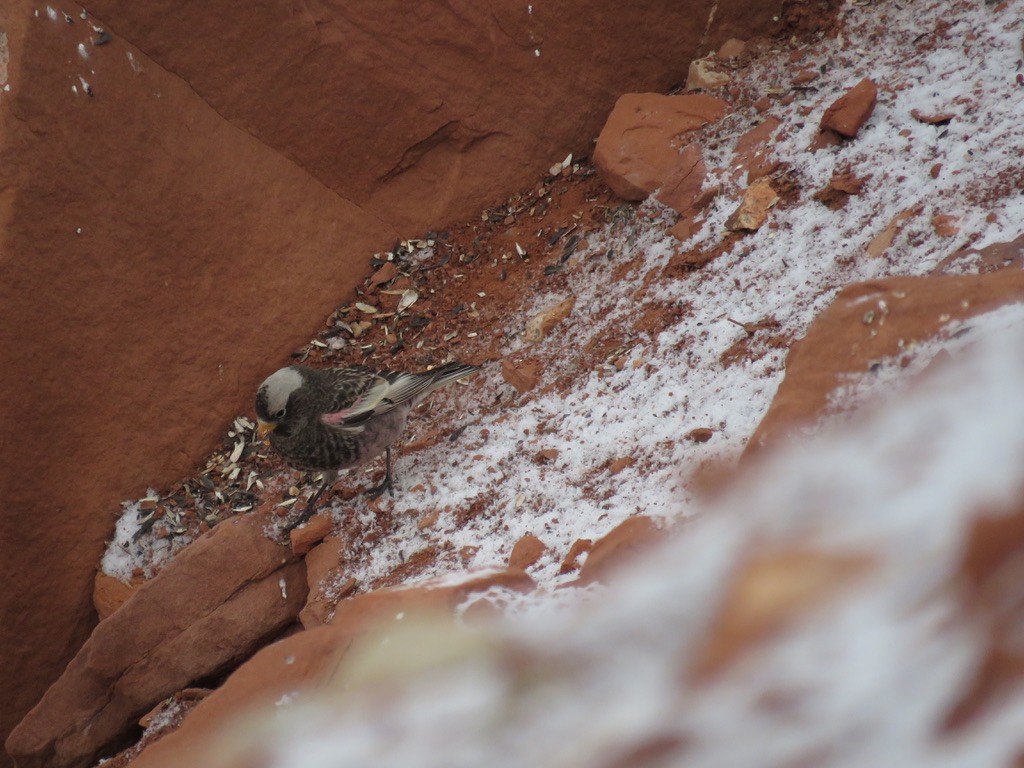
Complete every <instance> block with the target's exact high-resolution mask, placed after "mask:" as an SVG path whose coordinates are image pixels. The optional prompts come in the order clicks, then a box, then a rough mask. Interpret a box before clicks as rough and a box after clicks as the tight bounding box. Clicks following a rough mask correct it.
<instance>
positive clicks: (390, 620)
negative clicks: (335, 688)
mask: <svg viewBox="0 0 1024 768" xmlns="http://www.w3.org/2000/svg"><path fill="white" fill-rule="evenodd" d="M494 587H500V588H505V589H513V590H518V591H524V592H526V591H529V590H530V589H532V588H533V582H532V581H531V580H530V577H529V576H527V575H526V574H525V573H523V572H522V571H517V570H515V569H510V570H508V571H504V572H497V573H493V574H487V575H480V576H477V577H473V578H469V579H467V580H465V581H463V582H461V583H459V584H454V585H449V586H444V587H436V588H429V587H415V588H411V589H384V590H378V591H377V592H372V593H369V594H365V595H360V596H358V597H355V598H352V599H351V600H346V601H343V602H342V603H340V604H339V605H338V611H337V613H336V614H335V616H334V620H333V622H332V623H331V624H328V625H326V626H322V627H318V628H316V629H311V630H308V631H306V632H300V633H299V634H297V635H294V636H292V637H288V638H286V639H284V640H282V641H280V642H278V643H274V644H273V645H271V646H269V647H267V648H264V649H263V650H262V651H260V652H259V653H257V654H256V655H255V656H253V658H252V659H250V660H249V661H248V662H247V663H245V664H244V665H242V666H241V667H240V668H239V669H238V670H237V671H236V672H235V673H234V674H232V675H231V677H229V678H228V680H227V681H226V682H225V684H224V685H222V686H221V687H220V688H218V689H217V690H216V691H215V692H214V693H212V694H211V695H210V696H208V697H207V698H206V699H204V700H203V702H202V703H200V704H199V705H198V706H197V707H196V710H195V711H194V712H192V713H190V715H189V717H188V718H186V720H185V722H184V723H183V724H182V727H181V728H180V729H179V730H177V731H176V732H174V733H172V734H170V735H169V736H167V737H165V738H163V739H161V740H160V741H158V742H157V743H155V744H153V745H152V746H150V747H149V748H147V749H146V750H144V751H143V752H142V754H141V755H140V756H139V757H138V758H137V759H136V761H135V762H134V763H133V764H134V765H136V766H138V768H156V766H167V767H168V768H170V766H178V765H188V764H195V765H205V764H207V760H209V758H210V753H209V752H208V749H209V741H208V740H209V739H210V738H211V737H213V738H216V737H217V735H218V733H217V731H218V729H219V728H221V727H223V726H224V725H225V724H228V723H230V722H231V721H232V720H233V719H234V718H236V717H238V715H239V714H240V713H244V712H246V711H247V710H251V709H253V708H257V707H260V706H267V705H269V704H272V703H273V702H275V701H279V700H280V699H281V697H282V696H285V695H287V694H289V693H292V692H294V691H296V690H299V689H301V688H304V687H305V688H309V687H317V686H324V685H326V684H328V683H329V682H330V681H331V680H332V679H337V677H338V675H339V667H340V666H343V665H346V664H347V661H348V660H347V659H346V656H347V654H348V653H349V651H350V649H351V648H352V646H353V644H354V643H356V644H358V642H359V638H360V636H361V635H365V634H366V633H367V632H370V633H372V634H371V637H372V638H373V639H372V640H371V641H370V643H371V644H376V643H377V642H379V641H380V640H382V639H383V638H385V637H386V636H387V635H388V634H390V633H392V632H394V631H396V630H401V629H402V628H403V626H404V625H406V624H410V623H412V624H417V621H418V619H422V618H424V617H429V618H432V619H439V620H440V621H442V622H446V623H447V622H449V621H450V620H451V611H452V610H453V609H454V607H455V606H457V605H458V604H459V603H462V602H463V601H465V600H466V599H467V598H468V597H470V596H471V595H473V594H474V593H476V592H482V591H485V590H487V589H490V588H494ZM409 663H410V662H409V660H408V659H403V661H402V662H399V663H398V664H396V665H394V666H393V667H392V669H391V672H390V674H392V675H395V674H398V675H401V674H402V672H400V671H399V670H400V668H401V667H402V666H404V665H406V664H409ZM349 666H350V665H349ZM193 761H195V762H193Z"/></svg>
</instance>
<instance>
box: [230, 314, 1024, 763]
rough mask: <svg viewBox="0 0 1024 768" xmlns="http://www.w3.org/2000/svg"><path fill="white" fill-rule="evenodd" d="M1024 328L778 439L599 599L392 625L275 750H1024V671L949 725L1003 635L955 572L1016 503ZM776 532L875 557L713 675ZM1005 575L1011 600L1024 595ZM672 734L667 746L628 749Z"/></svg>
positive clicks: (985, 753)
mask: <svg viewBox="0 0 1024 768" xmlns="http://www.w3.org/2000/svg"><path fill="white" fill-rule="evenodd" d="M1022 329H1024V305H1015V306H1012V307H1007V308H1004V309H1002V310H998V311H996V312H993V313H990V314H988V315H985V316H983V317H980V318H977V320H976V321H975V322H974V323H973V324H972V331H971V334H970V335H971V337H972V340H973V344H972V346H971V348H969V349H968V350H967V351H965V352H964V354H963V355H962V356H961V357H960V358H958V364H956V365H949V366H947V367H945V368H943V369H942V370H941V371H937V372H936V373H935V374H934V375H933V376H930V377H929V378H928V379H927V380H926V381H924V382H923V383H921V384H919V385H918V386H916V387H915V388H914V390H913V391H912V392H911V393H909V395H907V396H903V397H900V398H897V399H896V400H895V401H891V402H890V403H889V404H888V405H887V406H886V407H878V408H875V409H873V410H872V412H871V413H869V414H866V415H865V416H864V418H863V419H862V421H861V423H860V424H859V425H858V426H857V427H855V428H854V427H847V428H845V429H843V430H832V431H830V432H827V433H823V434H820V435H818V436H817V437H816V438H814V439H813V440H812V441H810V442H809V443H806V444H803V445H799V446H794V447H792V448H790V449H789V450H788V451H786V452H784V453H780V454H778V455H776V456H775V457H774V458H773V459H771V460H769V461H768V462H767V463H766V464H765V465H763V466H762V467H760V468H759V469H758V470H756V471H754V472H753V473H752V474H751V475H750V476H748V479H747V481H746V482H745V483H743V485H742V486H741V487H737V488H734V489H733V490H732V491H731V493H730V494H729V495H728V497H727V498H725V499H723V500H721V501H720V502H717V503H715V504H713V505H710V506H702V507H701V508H700V509H699V514H697V515H696V519H695V520H694V521H693V522H692V523H691V524H690V525H688V526H686V527H685V528H684V530H683V531H682V532H681V534H680V535H677V536H675V537H674V538H671V539H669V540H668V541H667V542H666V543H665V544H663V545H662V546H661V547H660V548H659V549H658V550H656V551H654V552H652V553H651V554H650V555H649V556H648V557H647V558H645V560H644V561H643V562H638V563H636V564H635V565H634V567H633V568H632V569H631V570H629V571H628V572H625V573H623V574H622V576H621V577H620V579H619V580H618V581H617V582H616V583H615V584H614V585H613V586H611V587H609V588H607V589H605V590H603V591H598V592H597V593H594V592H593V591H592V592H591V593H590V594H591V595H592V596H593V599H591V600H588V601H586V602H585V603H582V604H581V603H579V602H577V603H575V604H567V603H566V602H565V601H564V600H563V601H561V603H560V605H559V606H558V608H557V610H545V609H544V607H543V598H541V599H540V600H538V599H537V598H533V601H534V609H533V610H532V611H531V610H527V611H525V612H522V613H520V614H519V615H518V616H517V617H516V618H515V620H514V622H512V621H508V622H507V623H505V624H504V625H500V626H497V627H490V628H488V629H486V630H483V631H482V633H481V631H480V630H475V631H470V630H468V629H467V630H464V631H459V630H453V631H452V634H451V635H450V636H448V637H447V638H445V639H443V640H442V641H440V642H439V641H438V640H437V638H436V637H435V636H434V634H433V633H435V632H436V631H437V630H436V628H430V627H415V626H413V627H412V628H411V630H410V632H411V633H412V634H411V636H410V637H403V636H402V635H401V634H400V633H399V634H397V635H396V636H387V637H384V638H381V639H380V643H378V644H377V645H376V646H375V648H376V650H375V651H374V654H373V655H374V656H375V657H376V660H375V663H376V664H377V666H378V668H380V669H387V667H388V662H387V657H386V652H384V651H382V650H381V649H386V648H388V647H392V646H393V647H394V648H395V650H394V653H395V654H396V655H400V658H401V660H399V659H398V658H395V659H394V660H393V661H392V663H393V665H394V667H395V668H400V669H401V670H403V671H402V672H401V673H397V672H396V673H394V674H393V675H392V677H390V678H389V677H387V675H386V673H385V674H384V677H383V680H381V679H377V680H375V682H374V683H373V684H372V685H364V686H361V685H360V684H359V683H358V682H357V681H358V679H359V678H360V675H361V672H360V668H361V666H363V665H365V664H366V663H368V662H367V661H366V659H365V658H359V657H358V655H356V657H355V658H351V657H350V658H348V659H347V660H346V662H345V663H344V664H343V666H342V668H341V670H339V671H338V672H337V673H336V675H335V676H334V680H335V682H334V683H332V684H328V686H327V690H326V691H320V692H310V698H309V699H303V701H302V702H301V703H299V704H297V705H296V706H295V707H294V708H293V709H291V710H289V712H288V713H287V715H286V716H285V717H283V718H282V717H277V718H276V719H275V720H274V721H273V722H271V723H270V724H269V726H268V727H266V728H263V727H261V728H259V729H255V728H254V729H251V730H250V731H249V734H250V737H251V738H252V740H253V741H255V742H256V743H257V744H259V745H260V746H259V747H258V749H259V751H260V752H262V753H264V754H267V755H269V759H268V762H267V763H266V764H268V765H271V766H275V768H327V767H328V766H331V767H332V768H344V766H360V765H369V764H373V765H380V766H407V767H409V768H426V767H428V766H439V767H440V766H446V767H447V768H457V767H459V766H479V765H487V766H494V767H496V768H500V767H502V766H510V767H511V766H519V765H545V766H552V767H555V766H579V765H632V764H657V765H662V764H664V765H686V766H693V767H694V768H701V767H702V766H708V767H712V766H713V767H714V768H722V767H725V768H728V767H730V766H737V767H743V768H745V767H747V766H752V765H793V764H801V761H805V760H808V759H811V758H813V764H814V765H820V766H850V767H851V768H853V767H860V766H865V765H908V766H924V765H927V766H963V765H972V766H973V765H1006V764H1009V763H1010V762H1011V760H1012V758H1013V757H1014V756H1015V755H1016V754H1017V751H1018V750H1019V747H1020V743H1019V734H1020V733H1021V728H1022V727H1024V690H1022V689H1021V687H1020V686H1016V687H1011V688H1009V689H1008V690H1006V691H1005V692H1004V695H1003V696H1001V697H1000V698H998V699H997V700H996V701H995V702H993V703H992V704H991V705H990V706H989V707H988V708H987V709H986V710H985V716H984V717H980V718H976V719H974V720H972V721H970V722H968V724H967V725H964V726H963V727H961V728H960V729H959V730H957V731H955V732H954V733H952V734H945V735H944V734H943V723H944V722H945V719H946V717H947V716H948V714H949V712H950V711H951V709H952V707H953V705H954V704H955V703H956V702H957V701H958V700H959V699H960V697H961V696H962V695H963V692H964V690H965V688H966V687H967V684H968V683H969V681H970V680H971V679H972V675H973V673H974V671H975V669H976V667H977V666H978V664H979V663H980V661H981V659H982V658H983V657H984V654H985V652H986V650H987V647H986V642H987V635H986V632H985V624H984V623H983V622H979V623H975V624H972V623H971V622H970V621H968V620H966V618H967V617H966V615H965V613H964V610H963V607H962V605H959V604H958V599H957V598H958V588H957V583H956V582H955V580H954V576H955V572H956V569H957V566H958V564H959V562H960V558H961V556H962V553H963V550H964V547H965V544H966V536H967V532H968V526H969V523H970V521H971V520H972V519H974V518H975V516H976V515H978V514H979V510H985V511H986V514H1000V513H1002V512H1005V511H1006V510H1008V509H1013V506H1012V505H1013V504H1014V502H1017V503H1018V506H1019V500H1020V494H1021V489H1022V488H1024V398H1021V397H1020V382H1021V381H1022V380H1024V330H1022ZM908 478H913V480H912V481H908ZM780 479H783V480H784V481H782V482H780ZM755 548H756V549H757V550H758V551H762V552H764V551H768V552H771V551H814V552H818V553H822V554H823V555H824V556H830V557H860V556H865V555H866V556H868V557H869V562H870V567H869V568H867V569H866V570H865V572H864V574H863V575H861V576H858V577H855V578H851V579H849V580H848V582H847V583H845V584H842V585H841V586H840V587H838V588H836V589H834V590H830V591H828V593H827V599H824V600H823V601H822V602H821V603H820V604H819V605H816V606H812V607H810V608H808V609H807V610H806V611H804V612H802V613H801V614H799V615H798V617H797V618H795V619H793V620H791V621H790V622H788V623H786V624H784V625H783V626H782V628H780V629H778V630H777V631H776V632H774V633H770V634H768V635H767V637H765V638H764V639H762V640H761V641H760V642H757V643H754V644H752V646H751V647H750V648H749V649H748V650H747V651H746V653H744V654H741V655H740V656H739V657H738V658H737V659H736V660H735V661H734V663H732V664H730V665H727V666H726V667H725V669H724V671H722V672H721V673H720V674H716V675H713V676H711V677H709V678H707V679H702V680H699V681H694V679H693V677H692V670H693V668H694V664H695V663H696V660H697V659H698V658H699V657H700V654H701V652H702V649H703V647H704V646H703V641H704V640H706V638H707V636H708V634H709V632H710V630H711V627H713V625H714V617H715V615H716V612H717V607H718V606H719V604H720V603H721V601H722V599H723V595H724V594H726V591H725V586H726V585H727V584H728V583H729V581H730V579H731V578H732V577H733V574H734V573H735V569H736V567H737V564H738V563H741V562H744V559H745V558H746V557H747V556H748V555H749V554H750V552H751V551H753V550H754V549H755ZM1002 583H1003V584H1004V588H1005V590H1006V591H1005V593H1002V599H1005V600H1008V601H1013V600H1017V601H1019V600H1020V599H1021V598H1022V597H1024V587H1021V585H1020V584H1019V581H1003V582H1002ZM563 594H564V593H563ZM1006 604H1007V605H1013V604H1019V603H1013V602H1008V603H1006ZM453 648H455V649H458V650H457V651H456V652H453V651H452V649H453ZM412 649H416V650H412ZM380 653H384V654H385V655H384V658H383V660H382V659H381V658H380V657H379V654H380ZM410 654H412V655H413V656H416V655H419V656H420V658H419V659H418V661H417V663H412V664H411V663H410V661H409V656H410ZM509 658H512V659H515V660H516V661H515V663H510V662H509ZM410 667H411V668H414V669H415V668H418V669H419V672H418V673H416V674H412V675H409V674H408V670H409V669H410ZM257 731H260V734H259V735H255V734H256V733H257ZM651 744H658V745H661V747H662V748H663V749H664V752H663V753H656V754H660V756H661V757H662V759H664V760H665V762H663V763H662V762H658V761H654V763H645V762H643V761H642V760H640V759H639V758H636V759H633V760H631V759H630V758H629V756H630V755H631V754H642V749H643V747H645V746H647V745H651ZM617 760H621V761H622V762H616V761H617Z"/></svg>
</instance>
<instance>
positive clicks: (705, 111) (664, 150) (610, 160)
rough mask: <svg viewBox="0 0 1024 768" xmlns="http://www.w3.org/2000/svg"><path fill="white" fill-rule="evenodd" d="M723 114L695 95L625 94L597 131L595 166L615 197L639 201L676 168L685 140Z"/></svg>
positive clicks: (720, 104)
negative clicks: (598, 133) (687, 136)
mask: <svg viewBox="0 0 1024 768" xmlns="http://www.w3.org/2000/svg"><path fill="white" fill-rule="evenodd" d="M727 109H728V105H727V104H726V103H725V102H724V101H721V100H719V99H716V98H713V97H711V96H704V95H699V94H687V95H683V96H662V95H661V94H657V93H627V94H625V95H623V96H621V97H620V98H619V100H618V101H617V102H615V108H614V109H613V110H612V112H611V114H610V115H609V116H608V120H607V122H605V124H604V128H602V129H601V134H600V135H599V136H598V138H597V145H596V146H595V147H594V155H593V158H594V165H595V167H596V168H597V169H598V171H599V172H600V173H601V178H603V179H604V181H605V183H606V184H607V185H608V186H609V187H610V188H611V190H612V191H613V192H614V193H615V194H616V195H618V196H619V197H622V198H624V199H626V200H643V199H644V198H646V197H647V196H648V195H649V194H651V193H652V192H654V190H656V189H658V187H660V186H661V185H662V184H663V183H664V182H665V180H666V179H667V178H668V177H669V175H670V174H671V173H672V171H674V170H675V169H676V168H677V167H678V165H679V148H680V147H681V146H682V145H683V144H684V143H686V141H685V136H686V134H687V133H689V132H691V131H694V130H696V129H697V128H700V127H701V126H703V125H706V124H708V123H712V122H715V121H717V120H719V119H721V117H722V116H723V115H724V114H725V112H726V110H727Z"/></svg>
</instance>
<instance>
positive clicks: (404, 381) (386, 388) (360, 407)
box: [320, 363, 479, 430]
mask: <svg viewBox="0 0 1024 768" xmlns="http://www.w3.org/2000/svg"><path fill="white" fill-rule="evenodd" d="M477 370H479V368H478V367H477V366H475V365H463V364H462V363H449V364H447V365H442V366H441V367H440V368H435V369H433V370H431V371H427V372H426V373H382V374H379V375H373V376H372V381H371V382H370V383H369V386H368V387H367V388H366V389H364V390H363V391H362V393H360V395H359V396H358V397H357V398H356V399H355V400H354V401H353V402H352V404H351V405H349V406H347V407H345V408H342V409H340V410H338V411H334V412H332V413H325V414H323V415H322V416H321V417H320V420H321V421H323V423H324V424H327V425H328V426H332V427H336V428H342V429H352V430H356V429H358V430H361V429H362V427H361V426H360V425H362V424H365V423H366V422H367V421H368V420H369V419H371V418H373V417H375V416H380V415H382V414H385V413H387V412H388V411H390V410H392V409H394V408H397V407H398V406H399V405H401V404H403V403H406V402H408V401H410V400H413V401H414V404H415V401H416V400H417V398H421V397H426V396H427V395H428V394H430V392H432V391H433V390H435V389H437V388H438V387H440V386H443V385H444V384H447V383H448V382H449V381H454V380H455V379H461V378H462V377H463V376H468V375H469V374H471V373H473V372H475V371H477Z"/></svg>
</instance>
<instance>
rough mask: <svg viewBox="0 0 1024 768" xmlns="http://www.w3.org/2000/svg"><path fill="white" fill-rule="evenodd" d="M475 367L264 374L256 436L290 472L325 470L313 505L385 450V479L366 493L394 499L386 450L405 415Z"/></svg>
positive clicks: (309, 509)
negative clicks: (345, 472) (342, 474)
mask: <svg viewBox="0 0 1024 768" xmlns="http://www.w3.org/2000/svg"><path fill="white" fill-rule="evenodd" d="M478 370H480V367H479V366H476V365H466V364H463V363H456V362H452V363H447V364H445V365H442V366H440V367H439V368H434V369H433V370H430V371H427V372H425V373H386V372H385V373H374V372H373V371H371V370H370V369H368V368H364V367H363V366H352V367H348V368H309V367H307V366H304V365H290V366H288V367H287V368H282V369H280V370H279V371H276V372H275V373H272V374H271V375H270V376H268V377H267V379H266V381H264V382H263V383H262V384H261V385H260V388H259V389H258V390H257V391H256V418H257V421H258V426H257V432H258V434H259V436H260V437H265V436H266V435H268V434H269V435H270V444H271V445H272V446H273V447H274V450H276V451H277V452H278V453H279V454H281V458H283V459H284V460H285V461H286V462H287V463H288V464H289V465H291V466H292V467H294V468H295V469H301V470H315V471H322V472H323V484H322V485H321V486H320V488H319V490H317V492H316V493H314V494H313V496H312V497H311V498H310V500H309V502H308V503H307V504H306V508H305V510H303V513H302V515H301V517H300V519H299V520H298V521H297V522H295V523H293V524H292V525H291V526H289V527H290V528H294V527H296V526H298V525H301V524H302V523H303V522H305V521H306V520H308V519H309V518H310V516H312V514H313V505H314V504H315V503H316V501H317V500H318V499H319V498H320V496H321V494H323V492H324V491H325V490H327V488H328V487H330V486H331V485H333V484H334V481H335V480H337V478H338V470H341V469H345V468H346V467H352V466H356V465H358V464H363V463H365V462H367V461H369V460H370V459H372V458H374V457H375V456H378V455H379V454H380V453H381V452H383V453H384V454H385V456H386V469H385V473H384V482H382V483H381V484H380V485H379V486H376V487H375V488H371V489H370V490H369V491H367V493H368V494H369V495H370V496H371V498H376V497H378V496H380V495H381V494H382V493H383V492H384V491H388V492H390V493H391V494H392V495H394V490H393V487H392V476H391V445H392V444H393V443H394V442H395V441H396V440H397V439H398V438H399V436H400V435H401V434H402V431H403V430H404V429H405V422H406V419H407V418H408V416H409V412H410V411H411V410H412V409H413V407H414V406H415V405H417V404H418V403H419V402H421V401H422V400H423V399H424V398H425V397H426V396H427V395H429V394H430V393H431V392H433V391H434V390H435V389H438V388H440V387H442V386H444V385H445V384H447V383H448V382H451V381H455V380H456V379H461V378H462V377H464V376H468V375H469V374H471V373H475V372H476V371H478Z"/></svg>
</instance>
